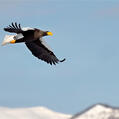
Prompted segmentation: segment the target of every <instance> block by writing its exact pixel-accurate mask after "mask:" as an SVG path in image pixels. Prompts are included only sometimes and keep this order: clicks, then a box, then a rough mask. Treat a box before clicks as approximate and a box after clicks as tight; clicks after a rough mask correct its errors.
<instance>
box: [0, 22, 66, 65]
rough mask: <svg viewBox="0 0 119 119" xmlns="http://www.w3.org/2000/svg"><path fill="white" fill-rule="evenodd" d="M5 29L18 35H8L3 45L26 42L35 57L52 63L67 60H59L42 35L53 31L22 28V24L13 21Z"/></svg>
mask: <svg viewBox="0 0 119 119" xmlns="http://www.w3.org/2000/svg"><path fill="white" fill-rule="evenodd" d="M4 30H5V31H7V32H11V33H16V35H7V36H6V37H5V39H4V41H3V43H2V45H5V44H7V43H21V42H24V43H25V44H26V46H27V48H28V49H29V50H30V51H31V52H32V54H33V55H34V56H35V57H37V58H39V59H41V60H43V61H45V62H47V63H49V64H51V65H52V64H54V65H56V64H57V63H59V62H63V61H64V60H65V59H63V60H59V59H58V58H57V57H56V56H55V54H54V53H53V52H52V50H51V48H50V47H49V46H48V45H47V43H46V42H45V41H44V40H43V38H42V37H44V36H48V35H52V33H51V32H49V31H42V30H40V29H37V28H29V27H24V28H21V25H20V24H17V23H12V24H11V25H9V26H8V27H6V28H4Z"/></svg>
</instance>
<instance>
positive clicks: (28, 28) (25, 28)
mask: <svg viewBox="0 0 119 119" xmlns="http://www.w3.org/2000/svg"><path fill="white" fill-rule="evenodd" d="M22 30H23V31H28V30H34V28H30V27H23V28H22Z"/></svg>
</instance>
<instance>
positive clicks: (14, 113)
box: [0, 107, 71, 119]
mask: <svg viewBox="0 0 119 119" xmlns="http://www.w3.org/2000/svg"><path fill="white" fill-rule="evenodd" d="M70 117H71V115H68V114H62V113H58V112H54V111H52V110H49V109H47V108H45V107H32V108H4V107H3V108H2V107H1V108H0V119H68V118H70Z"/></svg>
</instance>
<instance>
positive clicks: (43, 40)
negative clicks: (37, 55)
mask: <svg viewBox="0 0 119 119" xmlns="http://www.w3.org/2000/svg"><path fill="white" fill-rule="evenodd" d="M40 41H41V43H42V44H43V45H44V46H45V47H46V48H47V49H48V50H50V51H52V49H51V47H50V46H49V45H48V44H47V42H46V41H45V39H43V38H40Z"/></svg>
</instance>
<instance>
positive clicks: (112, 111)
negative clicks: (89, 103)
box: [73, 104, 119, 119]
mask: <svg viewBox="0 0 119 119" xmlns="http://www.w3.org/2000/svg"><path fill="white" fill-rule="evenodd" d="M73 119H119V109H118V108H112V107H109V106H105V105H99V104H98V105H95V106H94V107H92V108H90V109H88V110H87V111H85V112H83V113H81V114H79V115H78V114H77V115H76V116H74V118H73Z"/></svg>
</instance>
